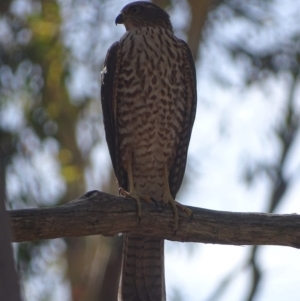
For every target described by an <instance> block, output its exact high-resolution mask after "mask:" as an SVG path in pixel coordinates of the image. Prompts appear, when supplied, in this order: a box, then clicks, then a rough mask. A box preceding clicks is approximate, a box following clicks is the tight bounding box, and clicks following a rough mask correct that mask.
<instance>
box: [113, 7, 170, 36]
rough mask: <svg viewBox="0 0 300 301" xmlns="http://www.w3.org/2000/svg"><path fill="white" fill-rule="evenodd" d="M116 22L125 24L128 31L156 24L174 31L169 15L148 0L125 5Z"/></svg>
mask: <svg viewBox="0 0 300 301" xmlns="http://www.w3.org/2000/svg"><path fill="white" fill-rule="evenodd" d="M115 22H116V24H123V25H124V26H125V28H126V30H127V31H128V30H132V29H135V28H141V27H155V26H156V27H157V26H159V27H163V28H166V29H169V30H171V31H173V29H172V24H171V22H170V17H169V15H168V14H167V13H166V12H165V11H164V10H163V9H161V8H160V7H159V6H157V5H155V4H153V3H151V2H146V1H136V2H132V3H129V4H127V5H126V6H124V7H123V9H122V10H121V12H120V14H119V15H118V16H117V18H116V21H115Z"/></svg>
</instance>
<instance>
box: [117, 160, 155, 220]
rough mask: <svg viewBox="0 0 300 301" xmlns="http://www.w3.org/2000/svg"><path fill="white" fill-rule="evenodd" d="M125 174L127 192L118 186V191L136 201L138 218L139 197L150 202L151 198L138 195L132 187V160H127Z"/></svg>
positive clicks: (140, 211)
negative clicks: (126, 177)
mask: <svg viewBox="0 0 300 301" xmlns="http://www.w3.org/2000/svg"><path fill="white" fill-rule="evenodd" d="M127 176H128V186H129V192H128V191H126V190H125V189H124V188H122V187H120V189H119V193H120V194H121V195H123V196H125V197H130V198H133V199H134V200H135V201H136V204H137V215H138V218H139V219H140V218H141V215H142V205H141V201H140V200H141V199H142V200H144V201H146V202H148V203H151V202H152V199H151V197H150V196H149V195H143V194H142V195H139V194H138V193H137V192H136V191H135V188H134V181H133V172H132V160H129V161H128V164H127Z"/></svg>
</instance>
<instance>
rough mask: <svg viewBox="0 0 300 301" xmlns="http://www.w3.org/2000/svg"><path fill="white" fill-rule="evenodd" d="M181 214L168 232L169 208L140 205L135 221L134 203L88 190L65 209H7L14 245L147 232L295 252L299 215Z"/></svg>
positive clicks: (198, 211) (299, 244)
mask: <svg viewBox="0 0 300 301" xmlns="http://www.w3.org/2000/svg"><path fill="white" fill-rule="evenodd" d="M189 208H190V209H192V210H193V213H194V215H193V218H192V219H190V218H189V217H188V216H186V215H185V214H184V213H182V212H180V222H179V230H178V231H177V233H176V235H174V233H173V231H172V226H173V213H172V210H171V208H169V207H167V208H165V209H164V210H162V208H161V207H159V206H158V207H156V205H155V203H153V204H147V203H142V218H141V221H140V223H138V218H137V211H136V204H135V201H134V200H133V199H124V198H121V197H117V196H113V195H109V194H106V193H103V192H99V191H90V192H88V193H86V194H84V195H83V196H82V197H81V198H79V199H77V200H74V201H72V202H70V203H68V204H66V205H62V206H58V207H51V208H34V209H24V210H13V211H10V212H9V214H10V217H11V223H12V228H13V231H14V241H16V242H20V241H31V240H41V239H51V238H57V237H72V236H85V235H95V234H102V235H106V236H112V235H115V234H118V233H121V232H132V233H137V234H147V235H149V236H155V237H161V238H165V239H168V240H173V241H183V242H201V243H217V244H228V245H282V246H291V247H295V248H300V215H297V214H286V215H278V214H265V213H234V212H225V211H214V210H207V209H200V208H195V207H189Z"/></svg>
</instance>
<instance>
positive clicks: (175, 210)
mask: <svg viewBox="0 0 300 301" xmlns="http://www.w3.org/2000/svg"><path fill="white" fill-rule="evenodd" d="M162 200H163V204H164V207H165V206H166V205H167V204H169V205H171V207H172V209H173V213H174V227H173V231H174V234H176V232H177V230H178V220H179V218H178V209H180V210H181V211H183V212H185V213H186V214H187V215H188V216H189V217H192V215H193V211H192V210H190V209H189V208H187V207H186V206H183V205H182V204H180V203H178V202H176V201H175V200H174V199H173V197H172V196H171V194H166V195H164V196H163V199H162Z"/></svg>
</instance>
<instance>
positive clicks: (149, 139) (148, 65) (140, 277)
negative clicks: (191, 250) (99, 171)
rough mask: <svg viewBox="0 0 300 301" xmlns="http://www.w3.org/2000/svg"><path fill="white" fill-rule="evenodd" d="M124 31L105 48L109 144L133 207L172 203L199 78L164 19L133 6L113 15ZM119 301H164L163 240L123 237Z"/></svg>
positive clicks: (154, 10) (149, 8)
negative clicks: (146, 203)
mask: <svg viewBox="0 0 300 301" xmlns="http://www.w3.org/2000/svg"><path fill="white" fill-rule="evenodd" d="M115 23H116V24H123V25H124V26H125V28H126V33H125V34H124V35H123V36H122V37H121V39H120V40H119V41H118V42H116V43H114V44H113V45H112V46H111V47H110V48H109V50H108V52H107V55H106V59H105V63H104V68H103V71H102V85H101V102H102V109H103V120H104V127H105V133H106V140H107V144H108V148H109V152H110V157H111V160H112V164H113V168H114V172H115V174H116V177H117V180H118V184H119V187H120V189H121V192H122V194H123V195H124V194H125V195H126V196H130V197H132V198H134V199H135V200H136V201H137V204H138V214H139V215H140V208H141V207H140V201H143V200H145V201H149V200H151V199H154V200H156V201H157V202H159V201H160V202H162V204H165V205H166V204H170V205H171V206H172V209H173V211H174V230H175V231H176V230H177V228H178V208H180V209H183V210H184V211H186V212H188V213H189V210H188V209H187V208H185V207H184V206H182V205H180V204H179V203H177V202H176V201H175V196H176V194H177V192H178V190H179V188H180V185H181V182H182V179H183V175H184V171H185V167H186V159H187V151H188V146H189V141H190V136H191V132H192V127H193V123H194V119H195V112H196V99H197V93H196V72H195V65H194V61H193V58H192V54H191V51H190V49H189V47H188V46H187V44H186V43H185V42H184V41H182V40H180V39H178V38H177V37H176V36H175V35H174V32H173V28H172V24H171V22H170V17H169V15H168V14H167V13H166V12H165V11H164V10H163V9H161V8H160V7H158V6H157V5H154V4H152V3H150V2H145V1H137V2H132V3H130V4H128V5H126V6H125V7H124V8H123V9H122V10H121V12H120V14H119V15H118V16H117V18H116V20H115ZM119 296H120V299H121V300H123V301H162V300H165V299H166V293H165V279H164V242H163V240H162V239H159V238H153V237H147V236H141V235H134V234H130V233H128V234H126V236H125V242H124V254H123V268H122V276H121V288H120V292H119Z"/></svg>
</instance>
